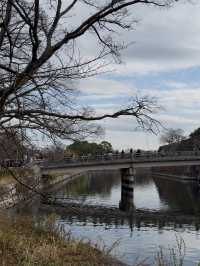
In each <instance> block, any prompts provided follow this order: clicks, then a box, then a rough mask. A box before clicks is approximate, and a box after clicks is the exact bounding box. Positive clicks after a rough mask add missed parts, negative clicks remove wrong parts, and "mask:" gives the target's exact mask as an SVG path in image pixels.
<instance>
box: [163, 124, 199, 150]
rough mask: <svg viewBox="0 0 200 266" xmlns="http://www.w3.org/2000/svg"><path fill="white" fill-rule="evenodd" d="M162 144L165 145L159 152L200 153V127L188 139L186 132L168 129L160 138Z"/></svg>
mask: <svg viewBox="0 0 200 266" xmlns="http://www.w3.org/2000/svg"><path fill="white" fill-rule="evenodd" d="M160 141H161V143H163V144H165V145H163V146H161V147H159V150H163V151H174V150H180V151H184V150H186V151H191V150H193V151H199V150H200V127H199V128H197V129H195V130H194V131H193V132H191V133H190V134H189V136H188V137H186V136H185V134H184V131H183V130H182V129H180V128H178V129H172V128H170V129H168V130H166V131H165V132H163V134H162V135H161V137H160Z"/></svg>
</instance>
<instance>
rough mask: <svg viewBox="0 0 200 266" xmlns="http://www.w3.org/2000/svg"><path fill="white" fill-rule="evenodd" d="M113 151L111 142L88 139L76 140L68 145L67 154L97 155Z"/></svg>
mask: <svg viewBox="0 0 200 266" xmlns="http://www.w3.org/2000/svg"><path fill="white" fill-rule="evenodd" d="M112 151H113V148H112V145H111V143H109V142H108V141H102V142H101V143H99V144H98V143H96V142H88V141H74V143H72V144H70V145H68V146H67V147H66V155H72V154H74V155H79V156H80V155H89V154H90V155H96V154H105V153H110V152H112Z"/></svg>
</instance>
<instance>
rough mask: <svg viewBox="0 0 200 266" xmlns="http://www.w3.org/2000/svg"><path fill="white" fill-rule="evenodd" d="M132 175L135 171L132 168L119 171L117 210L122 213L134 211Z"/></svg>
mask: <svg viewBox="0 0 200 266" xmlns="http://www.w3.org/2000/svg"><path fill="white" fill-rule="evenodd" d="M134 173H135V170H134V169H133V168H132V167H131V168H123V169H121V201H120V203H119V208H120V210H122V211H131V210H133V209H134V204H133V193H134Z"/></svg>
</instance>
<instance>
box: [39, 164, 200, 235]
mask: <svg viewBox="0 0 200 266" xmlns="http://www.w3.org/2000/svg"><path fill="white" fill-rule="evenodd" d="M121 174H122V184H124V185H125V186H124V187H125V188H127V187H128V188H130V186H131V189H129V190H128V192H129V193H127V191H126V192H125V193H124V192H122V193H121ZM133 174H135V178H134V180H133V179H132V180H131V181H132V182H131V184H130V182H129V181H130V180H129V181H128V182H127V179H126V178H127V176H129V177H131V178H133ZM124 181H125V182H124ZM133 181H134V182H133ZM127 185H128V186H127ZM129 185H130V186H129ZM133 186H134V190H132V188H133ZM123 193H124V194H123ZM121 194H122V195H121ZM52 195H53V196H56V197H57V199H58V201H57V203H56V204H55V205H54V206H53V208H51V207H49V206H45V205H40V208H39V211H40V212H42V213H51V212H56V213H57V214H59V215H60V217H61V219H63V220H68V222H69V223H73V222H75V221H79V222H83V223H88V222H89V223H92V224H94V225H97V224H105V225H108V226H109V225H113V224H114V225H115V226H116V227H118V226H121V225H124V224H126V225H128V226H129V227H130V229H131V230H133V228H134V227H136V228H138V229H139V228H140V227H141V226H144V225H145V226H157V227H158V228H162V227H164V226H170V227H173V228H176V227H184V226H185V225H186V224H187V225H188V224H190V225H191V226H193V227H194V228H195V229H196V230H198V229H199V224H200V216H199V213H200V212H199V211H200V192H199V186H198V184H197V183H196V182H191V181H190V182H182V181H177V180H176V181H175V180H168V179H164V178H160V177H157V176H154V175H153V174H152V173H151V172H150V170H148V169H146V170H138V171H137V172H136V173H134V172H129V171H128V172H127V171H126V170H122V171H121V172H120V171H102V172H90V173H88V174H87V175H86V176H82V177H80V178H78V179H76V180H74V181H73V182H72V183H69V184H67V185H66V186H65V187H64V188H62V189H60V188H58V190H57V191H55V192H54V193H53V194H52ZM127 195H128V201H126V200H127ZM130 195H131V196H130ZM134 196H135V197H134ZM131 198H132V200H130V199H131ZM119 201H120V205H121V206H120V208H121V209H123V210H128V211H127V212H121V211H119V209H118V203H119Z"/></svg>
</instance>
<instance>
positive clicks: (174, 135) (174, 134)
mask: <svg viewBox="0 0 200 266" xmlns="http://www.w3.org/2000/svg"><path fill="white" fill-rule="evenodd" d="M184 139H186V137H185V136H184V131H183V130H182V129H181V128H177V129H173V128H170V129H168V130H166V131H165V132H164V133H163V134H162V135H161V137H160V142H161V143H167V144H173V143H179V142H181V141H182V140H184Z"/></svg>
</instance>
